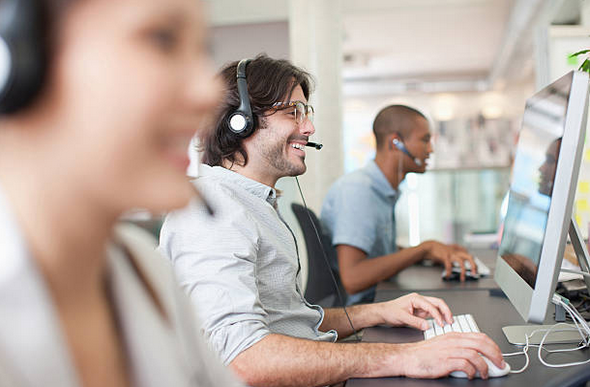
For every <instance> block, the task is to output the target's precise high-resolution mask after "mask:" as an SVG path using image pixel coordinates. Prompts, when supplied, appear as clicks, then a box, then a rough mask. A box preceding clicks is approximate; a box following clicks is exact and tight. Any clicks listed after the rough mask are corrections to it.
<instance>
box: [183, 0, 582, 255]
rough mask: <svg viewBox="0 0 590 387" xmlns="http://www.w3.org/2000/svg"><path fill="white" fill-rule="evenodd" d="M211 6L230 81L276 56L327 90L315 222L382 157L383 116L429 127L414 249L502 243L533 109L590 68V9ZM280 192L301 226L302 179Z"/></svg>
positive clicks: (407, 198)
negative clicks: (531, 101)
mask: <svg viewBox="0 0 590 387" xmlns="http://www.w3.org/2000/svg"><path fill="white" fill-rule="evenodd" d="M205 3H206V5H207V6H208V12H209V15H210V17H209V20H210V24H211V27H212V28H211V31H210V32H211V48H212V51H213V57H214V60H215V62H216V63H215V64H216V66H217V67H220V66H221V65H223V64H224V63H226V62H228V61H233V60H237V59H241V58H246V57H253V56H255V55H256V54H258V53H260V52H265V53H267V54H268V55H270V56H272V57H277V58H287V59H290V60H291V61H293V62H294V63H295V64H296V65H298V66H302V67H304V68H306V69H307V70H308V71H310V72H311V73H312V74H313V76H314V77H315V79H316V89H315V93H314V94H313V95H312V97H311V100H310V101H311V104H313V105H314V107H315V110H316V118H315V122H314V123H315V126H316V134H315V135H314V136H313V140H314V141H318V142H322V143H323V144H324V148H323V150H322V151H321V152H317V151H314V150H311V149H310V150H307V159H306V160H307V165H308V171H307V173H306V174H305V175H303V176H302V177H300V182H301V185H302V188H303V192H304V194H305V196H306V199H307V203H308V205H309V206H310V208H311V209H312V210H313V211H314V212H316V213H319V209H320V207H321V203H322V200H323V198H324V195H325V194H326V192H327V190H328V188H329V187H330V185H331V184H332V183H333V182H334V180H335V179H337V178H338V177H339V176H341V175H342V174H344V173H346V172H350V171H352V170H354V169H356V168H359V167H361V166H363V165H364V164H365V163H366V161H367V160H368V159H370V158H372V157H373V155H374V146H373V141H374V140H373V136H372V122H373V119H374V117H375V115H376V113H377V112H378V111H379V110H380V109H381V108H383V107H384V106H386V105H388V104H391V103H403V104H409V105H411V106H414V107H416V108H418V109H421V110H423V111H424V113H426V114H427V115H428V116H429V118H430V119H431V123H432V126H431V130H432V133H433V141H434V144H433V145H434V154H433V155H432V156H431V159H430V162H429V167H428V172H427V173H426V174H423V175H414V174H411V175H409V176H408V177H407V178H406V181H405V183H404V184H403V185H402V191H403V195H402V197H401V199H400V200H401V203H400V204H401V205H398V206H397V213H396V219H397V220H398V222H399V226H398V241H399V242H400V244H402V245H416V244H418V243H420V242H422V241H425V240H428V239H437V240H440V241H444V242H448V243H450V242H457V243H467V244H470V243H477V241H478V239H479V238H480V237H479V234H482V233H483V234H486V233H487V234H493V233H495V232H496V230H497V228H498V222H499V213H500V206H501V203H502V199H503V197H504V194H505V192H506V190H507V189H508V185H509V179H510V165H511V161H512V156H513V150H514V148H515V145H516V141H517V134H518V130H519V128H520V124H521V118H522V113H523V110H524V106H525V100H526V98H528V97H529V96H530V95H531V94H533V93H534V92H535V91H536V90H538V89H540V88H541V87H543V86H545V85H546V84H548V83H550V82H551V81H552V80H554V79H556V78H558V77H559V76H561V75H563V74H565V73H566V72H568V71H570V70H573V69H577V67H578V66H579V64H580V63H581V62H582V61H583V60H584V57H581V58H570V57H569V55H570V54H572V53H574V52H576V51H579V50H581V49H584V48H588V47H590V37H589V36H590V1H589V0H364V1H359V0H321V1H320V0H239V1H238V0H208V1H205ZM584 155H585V156H584V166H583V171H582V174H581V176H580V181H579V186H578V194H577V198H576V203H575V216H576V219H577V220H578V222H579V224H580V226H581V229H582V230H583V233H584V234H585V235H584V236H585V237H587V233H588V222H589V221H590V207H589V205H588V201H589V200H590V150H585V153H584ZM193 167H194V166H193ZM192 173H194V170H193V171H192ZM279 188H281V189H282V190H283V191H284V195H283V196H284V198H283V199H282V200H281V212H282V214H283V215H284V216H285V217H286V218H287V220H288V222H289V223H290V224H292V225H296V224H297V223H296V221H295V220H294V218H293V215H292V213H291V210H290V204H291V203H292V202H301V199H300V198H299V194H298V192H297V190H296V184H295V181H294V179H283V180H282V181H280V182H279ZM298 234H299V236H301V234H300V232H298ZM492 238H493V237H492ZM298 239H299V240H302V238H301V237H300V238H298ZM484 239H485V237H484ZM487 240H489V238H488V239H487ZM485 243H487V242H485ZM300 244H301V243H300Z"/></svg>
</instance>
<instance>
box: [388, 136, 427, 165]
mask: <svg viewBox="0 0 590 387" xmlns="http://www.w3.org/2000/svg"><path fill="white" fill-rule="evenodd" d="M392 143H393V145H394V146H395V147H396V148H397V149H399V150H400V151H402V152H404V153H405V154H406V155H407V156H408V157H409V158H411V159H412V161H413V162H414V163H415V164H416V165H417V166H419V167H421V166H422V160H420V159H419V158H417V157H414V155H413V154H411V153H410V151H409V150H408V148H406V146H405V145H404V143H403V142H402V141H401V140H398V139H397V138H394V139H393V141H392Z"/></svg>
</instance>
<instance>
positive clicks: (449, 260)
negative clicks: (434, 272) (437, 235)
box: [421, 241, 477, 281]
mask: <svg viewBox="0 0 590 387" xmlns="http://www.w3.org/2000/svg"><path fill="white" fill-rule="evenodd" d="M421 246H423V247H424V249H426V253H425V255H424V258H427V259H431V260H433V261H435V262H437V263H440V264H442V265H443V266H444V267H445V269H446V270H447V271H448V272H450V270H451V268H452V267H453V264H456V265H457V267H458V268H459V269H460V275H459V280H461V281H465V279H466V273H467V270H466V268H465V264H466V263H469V266H470V267H471V273H472V274H473V275H476V274H477V264H476V263H475V260H474V259H473V257H472V256H471V254H469V253H468V252H467V250H465V248H464V247H461V246H459V245H445V244H444V243H440V242H436V241H426V242H424V243H422V244H421Z"/></svg>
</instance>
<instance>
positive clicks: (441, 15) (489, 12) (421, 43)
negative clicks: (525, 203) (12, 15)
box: [206, 0, 582, 91]
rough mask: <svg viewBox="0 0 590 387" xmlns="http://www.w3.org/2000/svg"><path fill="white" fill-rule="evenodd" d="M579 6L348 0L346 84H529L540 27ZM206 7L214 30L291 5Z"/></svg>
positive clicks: (282, 17)
mask: <svg viewBox="0 0 590 387" xmlns="http://www.w3.org/2000/svg"><path fill="white" fill-rule="evenodd" d="M292 1H297V0H292ZM316 1H321V0H316ZM580 1H582V0H362V1H361V0H342V20H343V27H344V36H343V37H342V39H343V41H342V42H343V46H342V48H343V55H344V65H343V71H344V72H343V76H344V81H345V84H349V85H352V86H353V87H354V86H355V84H356V85H357V86H359V88H363V87H364V86H365V85H366V84H367V83H373V84H378V83H382V84H384V85H385V84H387V83H388V84H389V85H388V88H389V89H391V87H393V85H396V84H397V85H398V86H399V85H400V84H403V85H405V86H403V87H402V88H401V90H403V89H404V87H405V88H406V89H408V86H407V85H408V84H417V83H419V84H425V83H430V84H431V86H430V88H431V89H433V90H434V91H440V90H436V89H437V88H438V89H440V88H442V89H444V88H451V89H452V83H454V84H455V86H456V87H459V89H460V88H462V87H464V88H467V89H472V90H473V89H485V88H487V87H490V86H493V85H492V84H493V83H496V82H497V81H500V83H502V82H505V81H506V80H509V81H514V80H515V78H516V79H518V78H527V77H528V78H530V77H531V76H532V72H533V67H534V66H533V58H532V57H533V54H532V53H533V49H532V46H533V38H534V34H533V30H534V26H535V23H537V22H538V20H539V18H540V17H541V16H543V15H544V17H551V18H553V19H552V20H554V18H555V17H556V15H555V14H556V13H557V12H556V4H558V5H559V8H564V9H566V11H563V12H561V14H562V17H565V18H568V17H569V18H571V17H572V16H571V15H570V14H573V15H574V16H575V14H576V10H578V11H579V3H580ZM206 3H207V4H208V6H209V10H210V20H211V23H212V25H213V26H216V27H220V26H231V28H236V27H237V26H239V25H243V24H253V23H254V24H256V23H269V22H278V21H282V22H284V21H287V20H288V7H289V0H208V1H206ZM564 4H567V5H569V7H565V6H564ZM572 4H573V5H574V6H572ZM551 12H553V14H552V15H549V13H551ZM568 12H569V14H568ZM261 51H264V49H263V48H261ZM461 82H462V83H463V84H461ZM450 91H452V90H450Z"/></svg>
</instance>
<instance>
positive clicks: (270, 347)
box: [230, 334, 402, 387]
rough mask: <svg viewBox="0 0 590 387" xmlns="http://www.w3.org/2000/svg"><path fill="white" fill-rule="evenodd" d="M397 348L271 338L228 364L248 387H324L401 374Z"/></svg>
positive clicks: (394, 346)
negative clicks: (355, 378)
mask: <svg viewBox="0 0 590 387" xmlns="http://www.w3.org/2000/svg"><path fill="white" fill-rule="evenodd" d="M401 366H402V361H401V360H400V346H399V345H394V344H368V343H359V344H341V343H327V342H317V341H312V340H304V339H297V338H293V337H289V336H283V335H277V334H271V335H268V336H267V337H265V338H264V339H262V340H261V341H259V342H258V343H256V344H255V345H253V346H252V347H250V348H248V349H247V350H245V351H244V352H242V353H241V354H240V355H238V356H237V357H236V358H235V359H234V361H233V362H232V363H231V364H230V367H231V368H232V369H233V371H234V372H235V373H236V374H237V375H238V377H239V378H240V379H241V380H242V381H243V382H244V383H246V384H248V385H249V386H273V387H274V386H277V387H278V386H325V385H330V384H334V383H338V382H341V381H344V380H347V379H349V378H353V377H377V376H396V375H401V374H402V368H401Z"/></svg>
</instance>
